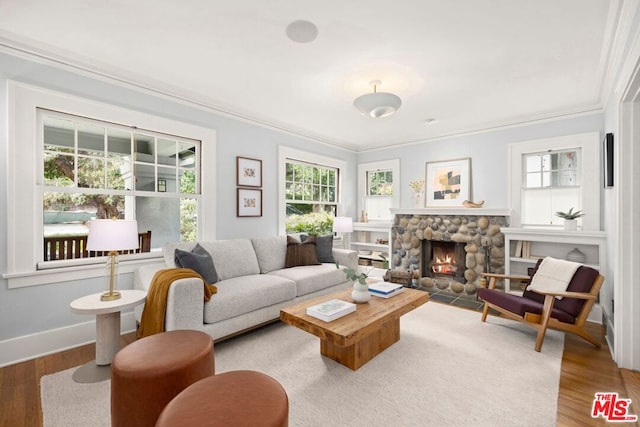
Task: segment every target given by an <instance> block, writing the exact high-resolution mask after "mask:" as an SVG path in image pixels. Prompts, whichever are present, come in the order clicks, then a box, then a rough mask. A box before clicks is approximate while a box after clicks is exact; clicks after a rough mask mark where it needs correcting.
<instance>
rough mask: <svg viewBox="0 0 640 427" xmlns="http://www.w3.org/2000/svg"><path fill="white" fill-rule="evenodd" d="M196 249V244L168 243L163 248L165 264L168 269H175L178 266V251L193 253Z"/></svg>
mask: <svg viewBox="0 0 640 427" xmlns="http://www.w3.org/2000/svg"><path fill="white" fill-rule="evenodd" d="M195 247H196V243H195V242H186V243H167V244H165V245H163V246H162V256H163V257H164V263H165V265H166V266H167V268H175V267H177V265H176V249H180V250H183V251H191V250H193V248H195Z"/></svg>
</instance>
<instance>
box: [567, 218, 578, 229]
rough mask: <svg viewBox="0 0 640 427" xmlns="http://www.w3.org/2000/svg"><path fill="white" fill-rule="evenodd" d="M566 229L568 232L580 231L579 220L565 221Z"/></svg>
mask: <svg viewBox="0 0 640 427" xmlns="http://www.w3.org/2000/svg"><path fill="white" fill-rule="evenodd" d="M564 229H565V230H568V231H575V230H577V229H578V220H577V219H565V220H564Z"/></svg>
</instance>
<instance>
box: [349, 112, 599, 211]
mask: <svg viewBox="0 0 640 427" xmlns="http://www.w3.org/2000/svg"><path fill="white" fill-rule="evenodd" d="M603 120H604V119H603V114H602V113H596V114H591V115H588V116H581V117H575V118H569V119H559V120H551V121H546V122H541V123H535V124H530V125H525V126H519V127H512V128H504V129H498V130H492V131H487V132H482V133H477V134H472V135H464V136H459V137H451V138H442V139H438V140H436V141H431V142H425V143H421V144H411V145H405V146H401V147H394V148H389V149H384V150H373V151H369V152H364V153H360V154H359V156H358V162H360V163H362V162H372V161H376V160H383V159H390V158H399V159H400V180H401V182H400V189H401V193H402V194H401V202H400V203H401V207H403V208H412V207H413V199H412V197H413V190H411V188H409V183H410V182H411V181H414V180H417V179H424V177H425V168H426V166H425V164H426V162H432V161H439V160H450V159H457V158H463V157H470V158H471V175H472V178H471V180H472V183H471V187H472V199H473V200H475V201H479V200H484V201H485V204H484V207H485V208H494V209H507V208H509V200H508V180H509V176H508V169H507V166H508V165H507V147H508V145H509V144H511V143H514V142H521V141H530V140H535V139H542V138H550V137H557V136H563V135H572V134H576V133H583V132H602V129H603V126H604V123H603Z"/></svg>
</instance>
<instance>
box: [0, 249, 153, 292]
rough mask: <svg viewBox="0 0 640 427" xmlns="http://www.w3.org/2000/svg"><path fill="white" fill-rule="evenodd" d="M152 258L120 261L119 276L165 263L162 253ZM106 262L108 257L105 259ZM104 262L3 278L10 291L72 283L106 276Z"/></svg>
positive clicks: (11, 274)
mask: <svg viewBox="0 0 640 427" xmlns="http://www.w3.org/2000/svg"><path fill="white" fill-rule="evenodd" d="M150 255H151V256H146V257H143V258H141V257H139V256H138V257H136V258H135V259H129V260H123V259H122V258H121V259H120V261H119V265H118V270H119V271H118V272H119V274H129V273H133V272H134V271H135V269H136V268H138V267H140V266H141V265H145V264H149V263H156V262H160V261H162V262H163V263H164V261H163V259H162V254H161V253H152V254H150ZM103 259H104V260H105V262H106V257H105V258H103ZM104 271H105V270H104V262H100V263H92V264H89V265H74V266H68V267H57V268H46V269H41V270H34V271H26V272H21V273H7V274H3V275H2V278H3V279H6V280H7V282H8V288H9V289H17V288H25V287H29V286H39V285H48V284H51V283H60V282H71V281H75V280H83V279H89V278H94V277H102V276H104Z"/></svg>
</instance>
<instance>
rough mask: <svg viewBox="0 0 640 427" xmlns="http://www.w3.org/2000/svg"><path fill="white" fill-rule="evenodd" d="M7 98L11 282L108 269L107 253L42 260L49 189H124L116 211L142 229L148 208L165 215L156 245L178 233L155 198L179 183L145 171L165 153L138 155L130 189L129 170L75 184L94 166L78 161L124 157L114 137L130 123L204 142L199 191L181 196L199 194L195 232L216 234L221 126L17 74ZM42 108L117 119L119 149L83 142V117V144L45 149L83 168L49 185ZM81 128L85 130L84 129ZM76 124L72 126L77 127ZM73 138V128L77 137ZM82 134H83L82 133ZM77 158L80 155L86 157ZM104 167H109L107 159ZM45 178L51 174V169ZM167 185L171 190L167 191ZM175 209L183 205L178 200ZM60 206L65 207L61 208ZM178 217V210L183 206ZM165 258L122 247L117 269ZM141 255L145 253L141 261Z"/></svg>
mask: <svg viewBox="0 0 640 427" xmlns="http://www.w3.org/2000/svg"><path fill="white" fill-rule="evenodd" d="M6 100H7V104H6V108H7V132H6V133H5V137H6V139H7V147H8V148H7V177H8V180H7V183H6V187H7V204H6V214H7V232H6V245H7V253H6V261H7V264H6V270H5V271H3V272H2V277H3V278H4V279H6V280H7V283H8V288H9V289H14V288H20V287H26V286H35V285H43V284H49V283H57V282H69V281H73V280H84V279H88V278H93V277H101V276H103V275H104V271H103V259H102V258H97V257H89V258H82V259H69V260H62V261H47V262H45V261H44V255H43V252H44V222H45V221H44V218H43V217H44V215H43V213H44V194H45V191H51V190H52V189H56V190H59V192H60V193H64V194H80V193H85V194H88V195H94V194H105V195H108V196H110V197H111V196H113V195H114V194H115V195H117V196H124V197H125V203H124V210H123V211H122V208H120V210H119V211H118V212H124V216H125V217H126V218H135V219H136V220H137V221H138V222H139V224H140V225H139V231H146V230H145V228H148V226H147V225H146V224H147V223H146V222H145V221H146V219H145V216H151V215H155V217H156V219H158V218H162V219H163V221H164V222H162V224H161V225H160V226H157V227H156V226H154V225H152V226H151V227H153V229H152V231H153V232H152V236H151V242H152V246H155V247H159V246H161V245H162V243H163V242H164V241H169V240H172V241H174V240H177V239H180V221H179V220H176V221H173V220H170V218H173V217H174V216H171V215H168V213H167V212H163V211H162V209H163V208H164V205H163V204H158V203H157V202H159V201H163V200H162V199H164V198H174V199H175V198H176V195H175V194H173V191H174V190H172V189H171V187H170V186H171V185H172V183H171V182H170V181H169V179H166V180H165V179H164V178H163V177H159V176H158V177H156V175H154V177H153V179H151V178H150V176H149V177H145V176H143V175H144V174H143V172H145V168H146V171H147V172H148V171H149V170H150V168H153V169H154V170H155V168H158V169H160V168H165V167H168V166H169V165H163V164H162V161H159V162H157V164H156V162H155V160H154V162H148V161H147V162H142V163H141V164H140V165H139V166H140V167H139V168H138V170H136V166H135V160H134V165H133V166H131V167H132V169H131V171H132V172H131V173H132V174H133V177H134V178H132V181H133V180H135V179H136V174H137V178H138V184H137V185H138V188H136V187H134V188H133V189H130V190H127V187H126V183H127V182H128V181H127V180H129V179H130V178H128V177H127V176H126V175H125V176H123V177H120V178H118V177H113V176H110V175H109V174H108V173H107V174H106V176H104V177H103V178H100V179H101V181H100V186H102V184H103V183H104V188H98V185H97V184H95V183H94V184H92V185H87V186H85V187H78V185H86V184H82V182H81V181H82V179H84V177H85V176H86V175H87V174H90V173H92V171H91V169H90V168H87V167H83V166H84V165H80V163H82V162H85V161H86V162H88V163H91V164H93V163H95V162H97V161H98V159H100V162H104V163H105V164H109V162H119V161H121V160H122V156H119V155H117V153H118V152H119V150H121V148H122V147H119V148H118V143H121V141H117V138H115V137H116V136H118V135H120V136H123V134H122V133H118V132H119V131H121V132H125V131H130V132H131V131H133V128H131V127H130V126H128V125H135V126H136V127H137V129H135V133H139V134H140V135H142V134H146V131H145V130H146V129H149V130H153V133H154V134H156V133H157V135H156V137H157V138H158V141H160V140H161V139H167V140H168V139H171V138H173V139H174V140H175V141H178V139H182V138H184V139H185V141H186V142H187V143H188V144H194V141H195V143H196V145H198V146H199V154H197V157H198V158H199V166H198V167H197V168H198V170H199V172H198V173H196V174H195V180H197V182H198V184H197V185H198V187H195V188H196V190H195V193H193V192H190V191H187V192H186V193H180V197H181V198H188V199H198V203H197V207H196V209H197V212H195V213H194V214H193V216H192V218H193V220H194V221H197V227H196V229H197V233H198V235H197V237H196V239H197V240H215V238H216V230H215V224H216V197H215V195H216V147H215V146H216V131H215V130H214V129H211V128H206V127H202V126H198V125H193V124H191V123H188V122H185V121H178V120H173V119H167V118H165V117H162V116H158V115H153V114H149V113H143V112H140V111H136V110H133V109H128V108H122V107H116V106H114V105H110V104H106V103H102V102H97V101H93V100H89V99H85V98H81V97H77V96H73V95H69V94H65V93H62V92H56V91H52V90H48V89H43V88H38V87H36V86H32V85H27V84H24V83H20V82H14V81H8V83H7V98H6ZM45 110H46V111H49V112H64V113H65V114H69V115H70V116H75V117H80V118H91V119H88V123H89V124H93V125H95V123H94V122H92V120H93V119H96V120H99V121H101V122H105V123H106V124H107V125H108V126H107V125H104V126H105V128H107V127H109V128H112V126H115V127H113V129H114V131H113V136H114V138H113V141H117V144H116V149H114V150H110V151H111V152H112V155H111V156H107V155H104V156H103V157H100V156H97V155H96V153H95V151H97V150H95V147H91V146H88V147H87V146H85V145H86V144H88V143H89V141H88V140H87V139H86V138H85V136H86V134H87V133H86V132H84V130H83V129H84V126H85V125H78V132H79V136H80V139H81V141H79V142H78V144H80V145H79V147H78V148H76V147H75V145H74V148H73V149H71V148H70V147H67V148H64V144H62V143H61V144H51V146H50V147H49V148H50V149H48V150H47V151H48V154H47V155H54V156H55V155H61V156H71V157H72V158H73V161H74V162H75V163H74V164H73V166H74V167H76V168H78V169H79V170H78V172H75V171H74V172H73V174H70V175H69V176H71V177H72V178H67V179H68V180H69V181H64V180H63V179H62V178H59V179H60V181H56V180H52V181H47V182H46V185H45V178H44V162H45V160H44V156H45V150H44V133H45V126H44V119H42V118H40V117H39V116H40V115H41V113H42V112H43V111H45ZM58 118H59V117H58ZM83 120H84V119H83ZM114 124H127V126H124V127H123V128H119V126H120V125H114ZM74 126H75V125H74ZM81 130H82V132H80V131H81ZM73 132H74V134H75V132H76V129H75V127H74V128H73ZM105 132H106V133H107V138H109V135H111V133H110V132H111V131H109V130H105ZM47 133H49V130H47ZM83 133H84V135H83ZM173 135H180V137H179V138H178V139H176V138H177V137H175V136H173ZM75 138H76V137H75V135H74V144H76V142H75ZM82 138H85V139H84V140H82ZM52 141H53V140H52ZM134 145H135V144H134ZM161 145H162V144H161ZM197 150H198V149H197V148H196V151H197ZM139 151H141V150H139ZM176 152H177V150H176ZM134 153H135V149H131V156H133V155H134ZM147 154H149V153H147ZM79 159H82V162H80V161H79ZM151 165H153V166H151ZM79 166H80V167H79ZM183 167H185V168H186V165H183ZM176 168H177V169H179V168H180V167H178V166H176ZM107 169H109V168H108V167H107ZM186 169H188V168H186ZM145 173H146V172H145ZM76 174H77V175H76ZM176 176H178V172H176ZM182 176H186V174H182ZM156 178H158V179H157V181H156V182H155V183H154V184H155V185H154V190H150V189H149V188H142V189H141V188H140V185H142V184H144V181H145V179H146V180H147V184H150V183H152V182H153V181H154V180H155V179H156ZM47 179H52V176H51V175H49V176H48V178H47ZM54 182H55V183H54ZM71 182H73V184H71ZM194 182H195V181H194ZM122 183H124V185H125V187H124V190H123V189H121V187H122ZM50 184H53V185H50ZM176 184H177V183H176ZM107 187H109V188H107ZM163 188H164V189H166V190H167V191H165V192H163V191H162V189H163ZM127 191H128V192H127ZM183 196H184V197H183ZM129 198H131V199H133V200H134V202H132V203H129V202H128V200H129ZM145 198H146V201H150V202H153V203H148V204H147V205H146V206H144V207H142V206H143V204H144V203H143V202H144V201H145V200H144V199H145ZM130 210H131V211H132V212H130ZM177 211H178V212H179V208H178V209H177ZM63 212H66V211H64V210H63ZM177 217H179V213H178V215H177V216H176V218H177ZM203 218H206V221H203ZM169 236H171V237H169ZM175 236H178V237H175ZM161 258H162V253H161V251H151V252H149V253H145V254H133V255H125V256H123V257H121V259H120V261H121V262H120V273H123V274H126V273H132V272H133V271H134V269H135V268H136V266H137V264H138V263H140V262H149V260H151V259H154V260H157V261H160V259H161ZM143 259H144V260H147V261H143Z"/></svg>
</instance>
